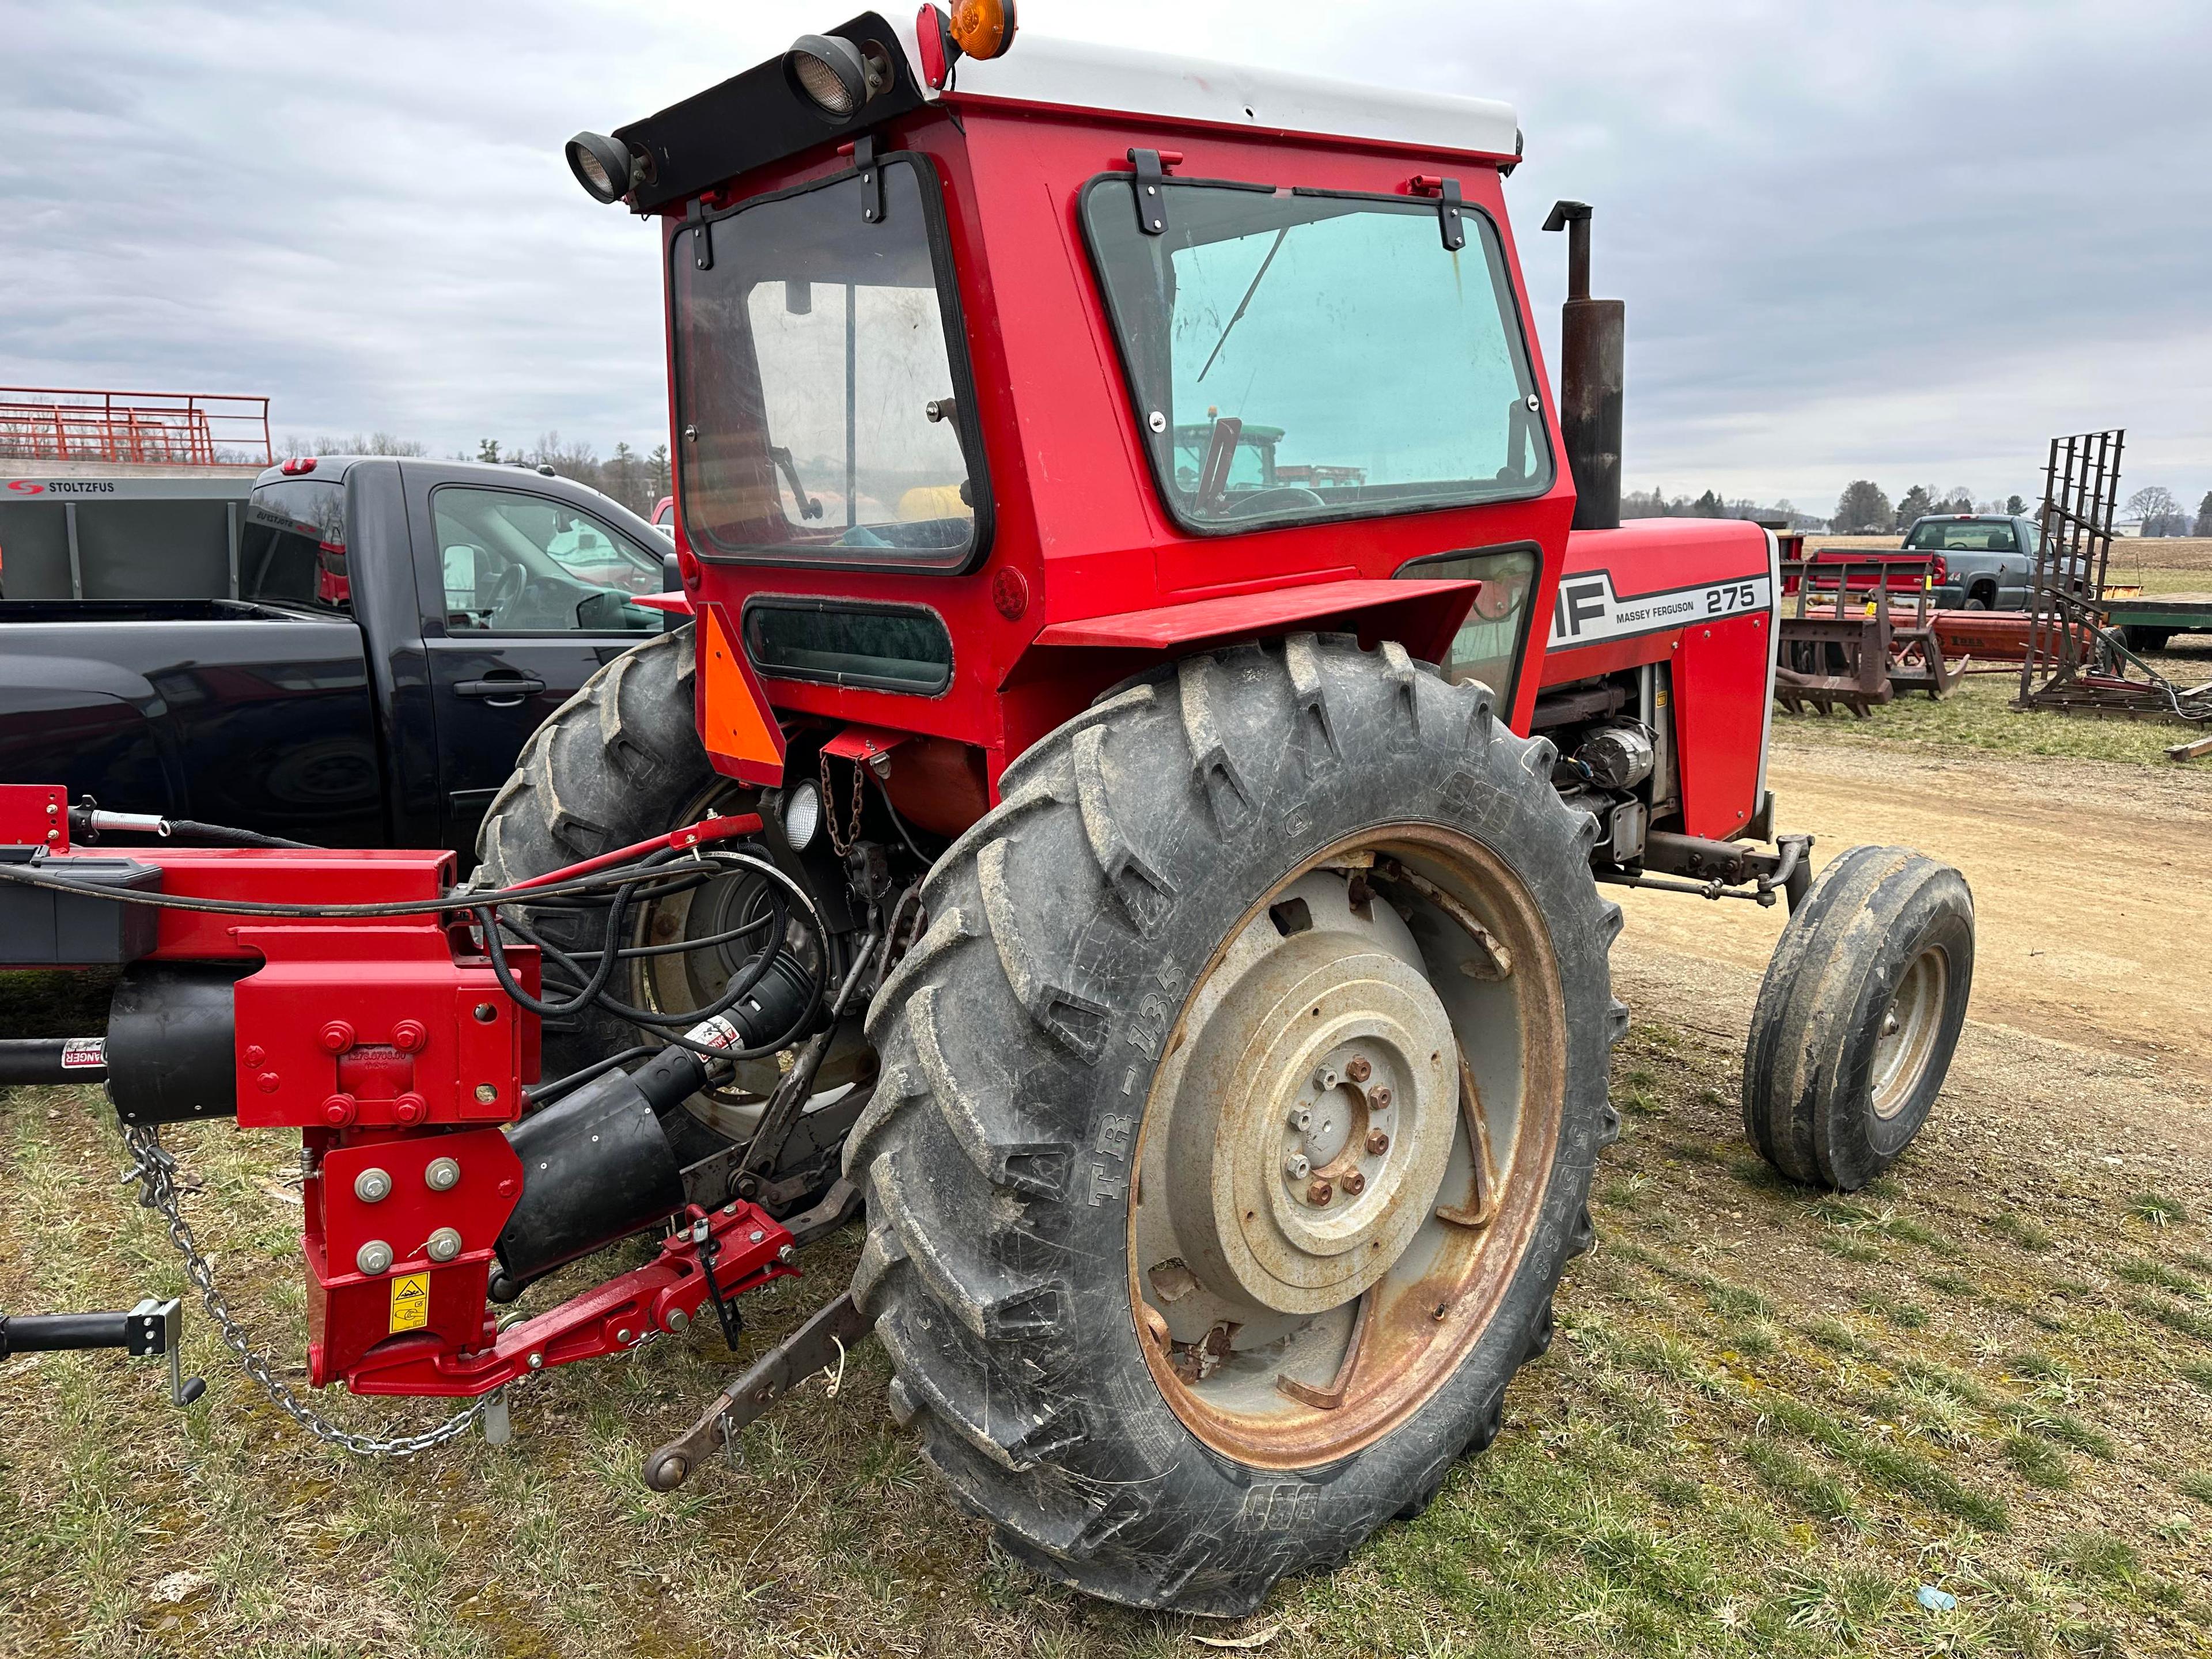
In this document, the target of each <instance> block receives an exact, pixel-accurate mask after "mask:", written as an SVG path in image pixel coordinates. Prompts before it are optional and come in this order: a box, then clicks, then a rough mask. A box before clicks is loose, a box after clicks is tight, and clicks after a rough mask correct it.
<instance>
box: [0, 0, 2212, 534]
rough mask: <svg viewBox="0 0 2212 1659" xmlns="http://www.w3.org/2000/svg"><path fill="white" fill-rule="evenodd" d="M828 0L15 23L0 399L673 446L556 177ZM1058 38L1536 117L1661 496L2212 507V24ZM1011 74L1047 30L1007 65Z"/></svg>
mask: <svg viewBox="0 0 2212 1659" xmlns="http://www.w3.org/2000/svg"><path fill="white" fill-rule="evenodd" d="M831 15H832V13H831V12H829V11H820V12H818V13H817V10H816V9H811V8H802V7H792V8H778V9H776V10H775V14H774V15H769V14H768V13H767V12H766V10H765V9H762V8H757V7H747V8H742V9H740V8H733V7H727V6H706V5H697V4H695V5H690V6H681V7H675V8H665V9H632V8H628V7H623V6H618V5H614V4H611V3H609V4H551V3H549V4H546V5H543V6H537V7H531V8H527V9H525V8H520V7H505V8H480V7H453V6H444V7H440V6H433V5H429V4H426V3H407V4H399V5H392V6H380V7H377V8H374V9H368V8H356V9H345V10H339V11H314V10H308V9H302V8H298V7H294V6H289V5H274V4H266V5H259V6H254V5H245V4H224V5H213V4H209V5H197V6H195V5H170V6H161V7H158V8H156V7H153V6H148V5H135V4H115V3H109V4H100V3H93V4H82V3H80V4H72V5H70V6H68V7H50V6H39V5H35V4H33V3H30V0H0V28H4V30H5V33H4V36H0V38H5V39H7V40H9V45H10V50H9V53H8V54H7V57H6V58H5V60H4V61H0V100H4V102H5V106H6V107H7V108H8V109H9V112H10V117H11V119H10V136H11V139H12V141H13V142H11V143H10V144H9V146H7V147H6V149H5V151H4V152H0V212H4V213H5V214H6V215H7V219H8V222H9V227H10V232H11V234H10V235H9V238H7V239H6V240H5V241H4V242H0V283H4V284H5V287H6V291H7V292H8V294H9V305H8V306H7V307H5V308H4V310H0V379H4V380H9V381H11V382H15V383H28V384H58V385H92V386H143V387H149V388H155V387H158V388H175V389H179V390H216V391H222V390H232V391H244V390H252V391H266V392H270V393H271V394H272V395H273V396H274V398H275V399H276V404H275V410H274V414H275V420H276V425H277V426H278V427H279V428H281V429H283V430H286V431H314V430H318V429H320V430H330V431H353V430H361V429H369V428H384V429H386V430H389V431H392V432H396V433H400V434H404V435H410V436H413V437H416V438H419V439H422V440H423V441H426V442H428V443H429V444H430V445H431V446H432V447H433V448H434V449H436V450H441V451H444V450H450V449H456V448H472V447H473V446H474V443H475V441H476V440H477V438H479V437H483V436H496V437H499V438H501V439H502V440H513V439H516V438H529V437H535V436H536V435H538V434H539V433H541V432H544V431H546V430H549V429H555V428H557V429H559V430H560V431H562V433H563V434H564V435H567V436H568V438H570V439H571V440H575V439H583V440H586V441H591V442H593V443H595V444H597V445H598V446H599V447H600V448H601V449H602V451H605V449H607V448H610V447H611V446H612V445H613V443H614V442H615V441H617V440H621V439H626V440H628V441H631V442H633V443H641V444H645V445H648V446H649V445H650V444H652V443H653V442H658V441H660V440H661V439H662V438H663V436H665V428H666V419H667V417H666V398H665V379H664V355H663V353H664V347H663V333H662V326H661V320H660V318H661V301H660V295H659V268H658V259H657V257H656V254H655V249H654V238H653V232H652V230H651V228H648V227H647V226H645V225H642V224H640V223H639V222H636V221H635V220H633V219H631V218H629V217H628V216H625V215H622V214H619V213H616V212H611V211H608V210H602V209H596V208H594V207H593V206H592V204H590V203H589V202H588V201H587V200H586V198H585V197H584V196H583V194H582V192H581V191H578V190H577V189H576V187H575V185H574V182H573V181H572V180H571V179H569V178H568V173H567V169H566V168H565V167H564V166H563V165H562V160H561V155H560V146H561V143H562V141H563V140H564V139H565V138H566V137H567V136H568V134H569V133H570V132H572V131H574V130H575V129H577V128H578V127H580V126H594V127H599V128H600V129H602V130H604V129H605V128H607V127H610V126H612V125H617V124H618V123H620V122H622V121H623V120H627V119H629V118H634V117H635V116H638V115H640V114H642V113H644V112H647V111H649V110H652V109H655V108H658V107H660V106H664V105H665V104H667V103H670V102H672V101H674V100H676V99H678V98H680V97H682V96H684V95H686V94H690V93H691V92H694V91H696V90H698V89H699V88H702V87H704V86H706V85H708V84H711V83H713V82H716V81H719V80H721V79H723V78H725V77H726V76H728V75H730V74H732V73H734V72H736V71H737V70H739V69H741V68H744V66H746V65H748V64H752V63H754V62H757V61H758V60H760V59H761V58H765V57H767V56H769V54H770V53H772V52H775V51H776V50H778V49H779V48H780V47H781V46H783V45H785V44H787V40H788V38H789V36H790V35H791V34H793V33H796V32H798V30H799V28H801V27H806V26H808V25H809V24H816V25H818V24H819V23H820V22H822V21H824V20H826V19H829V18H830V17H831ZM1023 22H1024V27H1026V28H1029V29H1030V30H1031V31H1034V32H1039V33H1061V34H1073V35H1078V36H1089V37H1091V38H1095V39H1106V40H1118V41H1121V42H1124V43H1127V44H1139V45H1150V46H1167V47H1170V48H1171V49H1177V50H1183V51H1187V52H1190V53H1192V54H1194V55H1202V56H1216V57H1225V58H1238V59H1243V60H1245V61H1250V62H1257V63H1261V64H1270V65H1273V66H1276V67H1280V68H1285V69H1295V70H1305V71H1309V72H1321V73H1328V74H1339V75H1345V76H1352V77H1353V78H1358V79H1363V80H1368V81H1371V82H1376V83H1377V84H1380V85H1384V86H1389V85H1392V84H1407V85H1413V86H1419V87H1421V88H1429V89H1438V90H1456V91H1465V92H1470V93H1478V94H1485V95H1489V96H1495V97H1504V98H1506V99H1509V100H1512V101H1513V102H1514V103H1515V104H1516V106H1518V108H1519V110H1520V112H1521V118H1522V125H1523V127H1524V129H1525V130H1526V131H1527V134H1528V161H1527V163H1526V165H1524V166H1523V167H1522V169H1521V171H1520V172H1519V173H1517V174H1516V176H1515V177H1514V179H1512V180H1511V181H1510V184H1509V185H1508V186H1507V199H1508V202H1509V204H1510V207H1511V210H1512V212H1513V215H1514V217H1515V221H1516V226H1517V229H1518V234H1519V239H1520V244H1521V251H1522V257H1523V260H1524V263H1525V265H1526V267H1527V270H1528V281H1529V287H1530V291H1531V298H1532V303H1533V305H1534V310H1535V312H1536V314H1537V319H1538V323H1539V330H1540V333H1541V335H1542V337H1544V339H1545V341H1546V344H1547V355H1552V354H1553V347H1554V345H1555V343H1556V333H1557V325H1556V318H1557V314H1558V303H1559V298H1560V297H1561V292H1562V288H1563V281H1562V278H1563V275H1564V273H1563V270H1562V267H1563V264H1564V251H1563V249H1562V248H1561V247H1560V246H1559V242H1558V239H1555V238H1550V237H1546V236H1543V235H1541V234H1539V233H1538V232H1537V230H1536V226H1537V225H1538V224H1539V223H1540V222H1541V218H1542V216H1543V213H1544V211H1545V210H1546V209H1547V207H1548V206H1549V204H1550V203H1551V202H1552V200H1553V198H1554V197H1560V196H1573V197H1580V198H1582V199H1583V200H1586V201H1589V202H1592V203H1594V204H1595V205H1596V207H1597V210H1598V211H1597V218H1596V223H1595V233H1596V247H1597V254H1596V285H1597V288H1598V290H1599V291H1600V292H1601V293H1605V294H1608V295H1617V296H1620V297H1622V298H1625V299H1626V301H1628V315H1629V337H1630V363H1629V368H1630V381H1629V399H1628V431H1627V438H1626V471H1627V476H1628V478H1629V480H1630V482H1631V483H1632V484H1634V485H1638V486H1642V487H1649V486H1650V484H1652V483H1661V484H1663V485H1664V486H1666V487H1667V488H1668V489H1673V490H1676V491H1682V490H1696V489H1703V488H1705V487H1706V486H1707V485H1708V484H1711V485H1712V486H1715V487H1717V488H1719V489H1723V491H1724V492H1727V493H1731V494H1735V493H1743V494H1750V495H1760V496H1762V497H1769V498H1771V497H1773V496H1778V495H1790V496H1791V497H1792V498H1793V499H1795V500H1796V501H1798V502H1799V503H1800V504H1801V505H1804V506H1808V507H1825V506H1826V505H1827V504H1828V503H1829V502H1832V501H1833V499H1834V496H1835V495H1836V493H1837V492H1838V490H1840V489H1841V488H1842V486H1843V484H1844V483H1845V482H1847V481H1848V480H1849V479H1850V478H1851V477H1858V476H1873V477H1877V478H1879V479H1881V480H1882V482H1883V483H1885V484H1886V485H1887V487H1888V488H1890V489H1892V491H1893V493H1894V492H1895V491H1898V490H1900V489H1903V488H1904V487H1905V485H1906V484H1908V483H1912V482H1915V481H1921V482H1926V483H1934V484H1938V485H1942V484H1947V483H1957V482H1965V483H1970V484H1972V486H1973V487H1974V488H1975V489H1978V490H1979V491H1981V492H1983V493H1984V494H2002V493H2003V492H2006V491H2008V490H2013V489H2018V490H2020V491H2021V492H2022V493H2023V494H2033V491H2034V488H2035V485H2036V483H2037V481H2038V480H2037V474H2038V472H2039V465H2040V461H2041V457H2042V453H2043V448H2044V445H2045V441H2046V440H2047V438H2048V437H2049V435H2051V433H2053V432H2058V431H2072V430H2078V429H2083V428H2091V427H2099V426H2104V425H2112V424H2118V425H2125V426H2126V427H2128V428H2129V429H2130V441H2129V454H2130V460H2129V464H2128V474H2129V478H2128V483H2129V485H2130V487H2134V486H2135V485H2138V484H2141V483H2166V484H2167V485H2168V487H2170V488H2172V489H2174V490H2175V492H2176V493H2177V494H2178V495H2183V496H2184V497H2185V498H2187V499H2189V500H2191V501H2193V500H2194V499H2195V495H2197V493H2198V492H2201V491H2202V490H2203V489H2204V488H2205V486H2206V485H2208V484H2212V396H2208V395H2207V394H2208V392H2212V318H2208V316H2207V315H2206V311H2205V305H2204V296H2205V295H2207V294H2212V213H2208V212H2207V211H2206V207H2207V202H2206V197H2207V192H2208V189H2212V186H2208V185H2207V183H2206V181H2205V179H2204V176H2203V158H2204V157H2205V156H2207V155H2212V100H2206V99H2204V98H2203V97H2202V96H2201V94H2200V91H2199V88H2198V85H2197V82H2198V81H2199V79H2200V78H2201V70H2202V67H2203V64H2205V63H2206V62H2208V61H2212V13H2208V12H2207V11H2206V9H2204V8H2203V7H2202V6H2201V5H2190V4H2179V3H2176V4H2160V3H2148V0H2140V3H2100V4H2087V3H2059V0H2046V3H2022V4H2007V5H1980V4H1969V5H1947V6H1942V7H1935V6H1929V5H1925V4H1919V3H1903V0H1862V3H1858V4H1856V5H1853V6H1851V7H1849V8H1817V7H1803V6H1789V5H1784V4H1780V3H1752V0H1732V3H1731V0H1713V3H1707V4H1702V5H1698V6H1689V5H1684V4H1650V3H1642V4H1638V3H1629V0H1565V3H1560V4H1554V5H1552V6H1547V7H1542V8H1518V9H1514V8H1493V7H1486V8H1473V7H1468V6H1466V5H1464V4H1454V3H1443V0H1416V3H1407V4H1400V5H1395V6H1391V7H1387V8H1385V7H1374V6H1370V7H1356V8H1345V7H1330V6H1322V5H1319V4H1315V3H1312V0H1234V3H1227V4H1221V5H1217V6H1213V7H1207V8H1199V7H1193V6H1190V5H1188V3H1187V0H1176V3H1167V0H1127V3H1121V4H1116V5H1115V6H1112V7H1105V6H1101V5H1097V4H1096V3H1078V0H1028V3H1025V4H1024V9H1023ZM1017 50H1018V47H1017Z"/></svg>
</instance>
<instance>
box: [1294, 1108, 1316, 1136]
mask: <svg viewBox="0 0 2212 1659" xmlns="http://www.w3.org/2000/svg"><path fill="white" fill-rule="evenodd" d="M1290 1118H1291V1127H1292V1128H1293V1129H1296V1130H1297V1132H1298V1133H1300V1134H1304V1133H1305V1132H1306V1131H1307V1130H1309V1129H1310V1128H1312V1127H1313V1113H1312V1112H1311V1111H1310V1109H1308V1108H1307V1107H1306V1105H1305V1103H1304V1102H1303V1101H1301V1102H1300V1103H1298V1104H1297V1105H1296V1106H1293V1107H1291V1114H1290Z"/></svg>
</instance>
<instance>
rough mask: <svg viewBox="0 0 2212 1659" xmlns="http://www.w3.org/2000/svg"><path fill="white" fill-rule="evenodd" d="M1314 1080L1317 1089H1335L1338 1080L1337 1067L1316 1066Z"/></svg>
mask: <svg viewBox="0 0 2212 1659" xmlns="http://www.w3.org/2000/svg"><path fill="white" fill-rule="evenodd" d="M1313 1080H1314V1087H1315V1088H1316V1089H1323V1090H1327V1089H1334V1087H1336V1085H1337V1082H1338V1079H1337V1075H1336V1067H1335V1066H1315V1067H1314V1075H1313Z"/></svg>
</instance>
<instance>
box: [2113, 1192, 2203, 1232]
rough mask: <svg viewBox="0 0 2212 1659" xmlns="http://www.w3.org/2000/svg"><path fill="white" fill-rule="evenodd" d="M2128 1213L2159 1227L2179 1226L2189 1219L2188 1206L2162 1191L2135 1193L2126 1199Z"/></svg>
mask: <svg viewBox="0 0 2212 1659" xmlns="http://www.w3.org/2000/svg"><path fill="white" fill-rule="evenodd" d="M2128 1213H2129V1214H2130V1215H2131V1216H2133V1217H2135V1218H2136V1220H2138V1221H2147V1222H2148V1223H2149V1224H2150V1225H2152V1226H2154V1227H2159V1228H2165V1227H2175V1226H2179V1225H2181V1224H2182V1223H2183V1222H2185V1221H2186V1220H2188V1219H2189V1210H2188V1207H2187V1206H2185V1205H2184V1204H2183V1203H2182V1202H2181V1200H2179V1199H2176V1198H2168V1197H2166V1194H2163V1193H2137V1194H2136V1195H2135V1196H2134V1197H2133V1198H2131V1199H2130V1200H2128Z"/></svg>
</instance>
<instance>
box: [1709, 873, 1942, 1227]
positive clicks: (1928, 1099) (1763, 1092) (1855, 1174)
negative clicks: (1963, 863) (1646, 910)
mask: <svg viewBox="0 0 2212 1659" xmlns="http://www.w3.org/2000/svg"><path fill="white" fill-rule="evenodd" d="M1973 977H1974V903H1973V896H1972V894H1970V893H1969V892H1968V891H1967V890H1966V878H1965V877H1963V876H1961V875H1960V873H1959V872H1957V871H1956V870H1954V869H1953V868H1952V867H1951V866H1948V865H1947V864H1938V863H1936V861H1935V860H1933V859H1929V858H1924V857H1923V856H1922V855H1921V854H1917V853H1915V852H1913V851H1911V849H1909V848H1902V847H1854V848H1851V849H1850V851H1849V852H1847V853H1845V854H1844V855H1843V856H1842V857H1840V858H1838V859H1837V860H1835V861H1834V862H1833V863H1832V864H1831V865H1829V866H1828V867H1827V869H1826V870H1825V871H1823V872H1821V875H1820V880H1819V882H1817V883H1816V884H1814V888H1813V890H1812V893H1811V895H1810V896H1808V898H1807V899H1806V901H1805V902H1804V904H1803V905H1802V906H1801V907H1800V908H1799V909H1798V911H1797V913H1796V915H1793V916H1792V917H1790V923H1789V926H1788V927H1784V929H1783V932H1782V939H1781V942H1780V943H1779V944H1778V945H1776V946H1775V948H1774V956H1773V959H1772V960H1771V962H1769V963H1768V964H1767V969H1766V977H1765V981H1763V982H1762V983H1761V984H1760V986H1759V1002H1758V1006H1756V1008H1755V1009H1754V1010H1753V1014H1752V1022H1751V1042H1750V1045H1749V1047H1748V1048H1747V1050H1746V1051H1745V1054H1744V1066H1743V1121H1744V1127H1745V1128H1746V1129H1747V1130H1748V1131H1749V1132H1750V1134H1751V1139H1752V1142H1753V1145H1754V1146H1757V1147H1758V1148H1759V1156H1760V1157H1762V1158H1765V1160H1766V1161H1767V1162H1768V1163H1769V1164H1772V1165H1773V1166H1774V1167H1775V1169H1777V1170H1779V1171H1780V1172H1781V1173H1782V1174H1784V1175H1785V1176H1788V1177H1789V1178H1790V1180H1792V1181H1795V1182H1800V1183H1801V1184H1802V1185H1805V1186H1808V1187H1822V1188H1828V1189H1829V1190H1831V1191H1834V1192H1846V1193H1847V1192H1855V1191H1857V1189H1858V1188H1861V1187H1863V1186H1865V1185H1866V1184H1867V1182H1869V1181H1872V1180H1873V1179H1874V1178H1875V1176H1878V1175H1880V1174H1881V1172H1882V1171H1883V1170H1887V1168H1888V1167H1889V1166H1890V1165H1891V1164H1893V1163H1895V1162H1896V1161H1897V1158H1898V1155H1899V1153H1900V1152H1903V1151H1904V1150H1905V1147H1906V1146H1908V1145H1909V1144H1910V1143H1911V1139H1912V1138H1913V1136H1915V1135H1917V1134H1918V1133H1920V1128H1921V1126H1922V1125H1923V1124H1924V1123H1925V1122H1927V1121H1928V1113H1929V1109H1930V1108H1931V1107H1932V1106H1934V1105H1935V1103H1936V1092H1937V1091H1939V1090H1940V1089H1942V1086H1943V1078H1944V1074H1945V1073H1947V1072H1948V1071H1949V1069H1950V1066H1951V1054H1952V1050H1953V1049H1954V1048H1956V1047H1957V1046H1958V1042H1959V1031H1960V1028H1961V1027H1962V1026H1963V1025H1965V1024H1966V996H1967V993H1968V992H1969V991H1970V990H1971V989H1972V986H1973Z"/></svg>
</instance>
